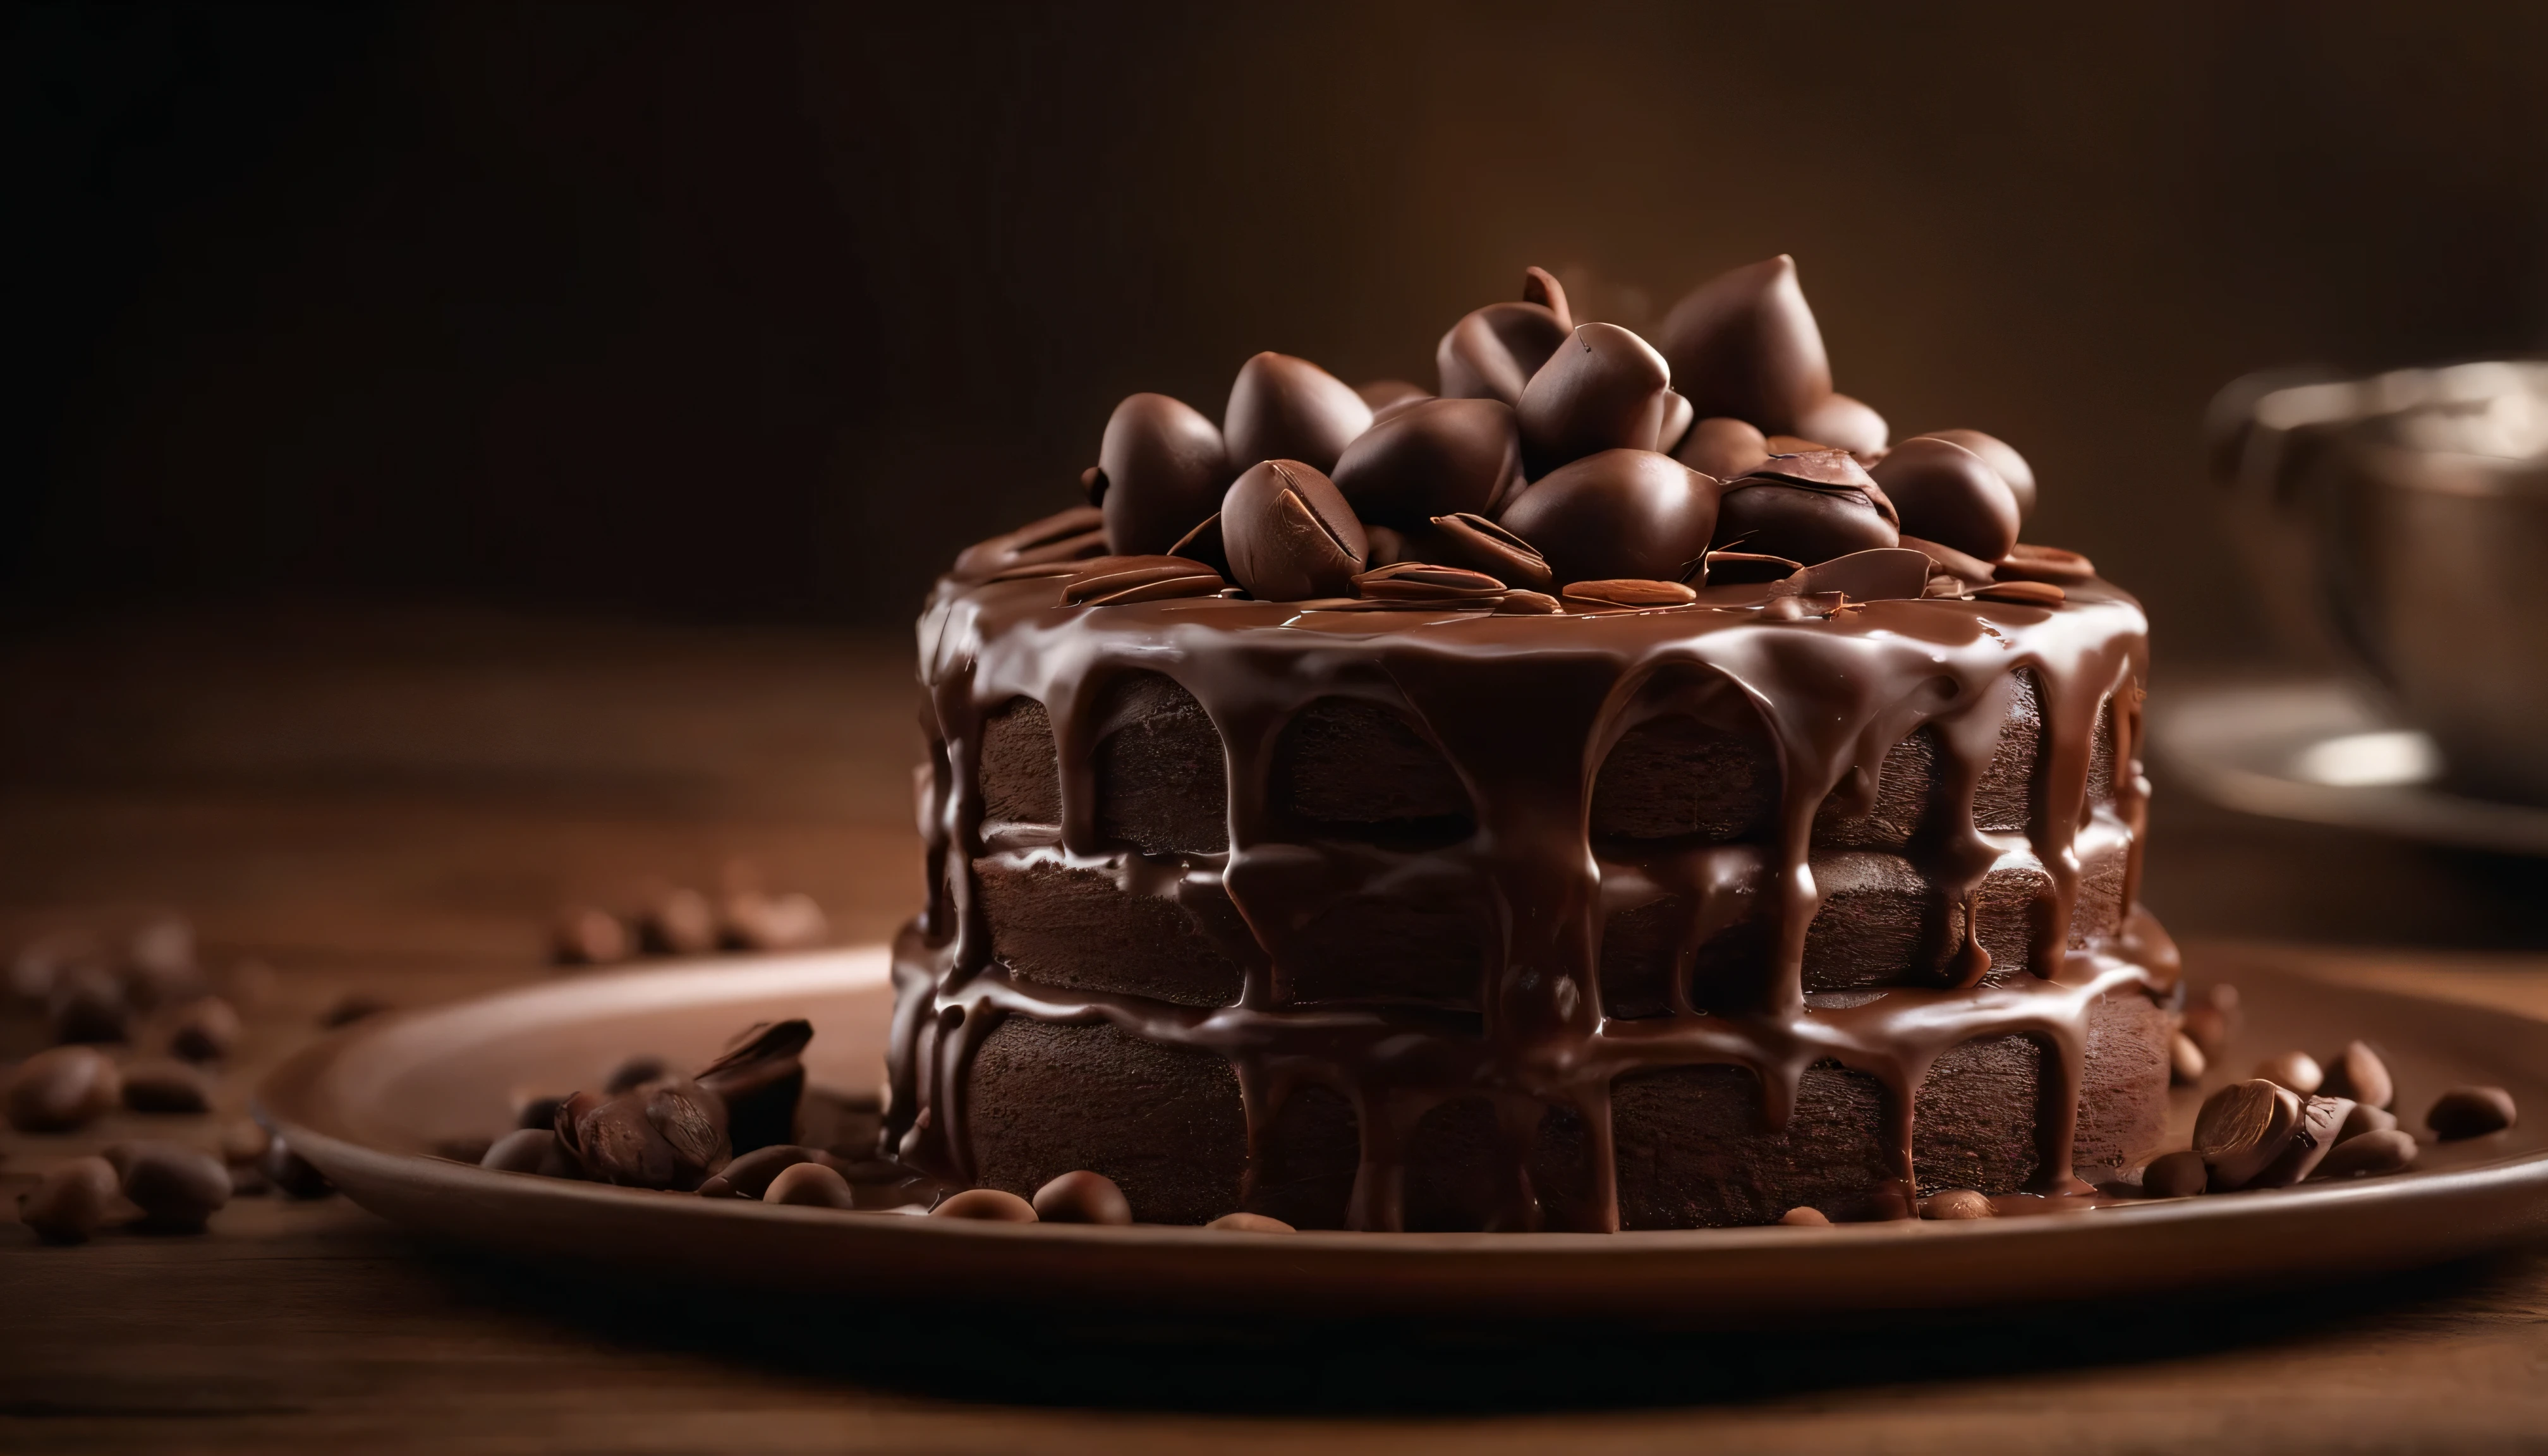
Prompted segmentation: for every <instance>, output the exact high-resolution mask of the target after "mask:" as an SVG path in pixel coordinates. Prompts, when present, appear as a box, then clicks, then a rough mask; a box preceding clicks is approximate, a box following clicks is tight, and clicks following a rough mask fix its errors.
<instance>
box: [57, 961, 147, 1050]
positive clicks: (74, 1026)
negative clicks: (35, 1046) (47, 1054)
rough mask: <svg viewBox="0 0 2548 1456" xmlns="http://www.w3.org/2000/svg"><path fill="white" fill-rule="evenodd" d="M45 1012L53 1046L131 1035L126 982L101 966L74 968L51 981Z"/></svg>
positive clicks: (130, 1013) (131, 1009) (117, 1040)
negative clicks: (51, 991)
mask: <svg viewBox="0 0 2548 1456" xmlns="http://www.w3.org/2000/svg"><path fill="white" fill-rule="evenodd" d="M46 1018H47V1020H48V1021H50V1023H51V1029H52V1039H53V1043H54V1045H56V1046H61V1045H66V1044H69V1043H75V1042H122V1041H127V1040H129V1039H130V1038H131V1036H132V1031H133V1005H132V1003H131V1002H130V1001H128V1000H127V999H126V998H125V983H124V981H123V980H122V979H121V978H120V977H118V976H117V975H116V974H115V973H114V972H113V971H110V970H108V969H107V968H106V967H104V966H101V965H81V966H74V967H72V968H71V969H70V970H69V971H67V972H65V973H64V974H63V975H62V976H61V977H60V978H59V979H58V980H56V981H54V982H53V994H52V996H51V998H50V1000H49V1001H48V1003H47V1004H46Z"/></svg>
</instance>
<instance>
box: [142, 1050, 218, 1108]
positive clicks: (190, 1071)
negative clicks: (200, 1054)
mask: <svg viewBox="0 0 2548 1456" xmlns="http://www.w3.org/2000/svg"><path fill="white" fill-rule="evenodd" d="M124 1105H125V1106H126V1107H129V1108H131V1109H133V1110H134V1111H135V1112H151V1113H196V1112H210V1111H212V1110H213V1084H212V1082H211V1081H210V1080H209V1079H208V1078H206V1077H205V1075H204V1074H203V1073H202V1072H200V1071H197V1070H196V1069H195V1068H193V1067H191V1066H188V1065H187V1064H186V1063H184V1062H182V1061H137V1062H135V1063H133V1064H132V1065H131V1066H128V1067H126V1068H125V1069H124Z"/></svg>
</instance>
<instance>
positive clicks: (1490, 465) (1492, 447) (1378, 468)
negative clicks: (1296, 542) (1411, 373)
mask: <svg viewBox="0 0 2548 1456" xmlns="http://www.w3.org/2000/svg"><path fill="white" fill-rule="evenodd" d="M1521 484H1522V473H1521V434H1520V427H1519V425H1518V424H1517V423H1516V422H1515V420H1514V417H1513V411H1512V409H1511V407H1509V406H1507V405H1505V404H1503V403H1502V402H1501V401H1497V400H1424V401H1420V402H1418V403H1415V404H1412V405H1410V406H1408V407H1407V408H1406V409H1401V410H1398V411H1396V412H1394V413H1392V414H1391V415H1390V417H1389V418H1387V419H1385V420H1381V421H1379V422H1377V423H1375V424H1373V425H1372V427H1371V428H1370V429H1368V430H1366V431H1364V432H1363V434H1362V435H1361V436H1360V437H1359V438H1357V439H1356V440H1355V441H1354V442H1353V443H1352V444H1350V445H1347V446H1346V447H1345V450H1344V454H1343V455H1342V456H1340V457H1339V458H1338V459H1337V461H1336V470H1335V487H1336V490H1337V492H1338V493H1339V494H1341V495H1342V496H1343V497H1344V499H1345V503H1346V504H1348V505H1350V506H1352V507H1353V511H1354V515H1355V517H1356V518H1357V519H1359V520H1361V521H1363V522H1365V523H1366V524H1368V523H1370V522H1373V521H1379V522H1383V523H1386V524H1388V525H1391V526H1394V527H1397V528H1399V529H1402V530H1404V529H1410V528H1413V527H1418V526H1421V525H1423V524H1424V523H1425V522H1427V521H1428V520H1430V519H1431V518H1432V517H1434V516H1437V515H1451V514H1456V513H1459V512H1463V511H1467V512H1473V513H1485V514H1493V513H1494V512H1495V510H1496V509H1497V508H1498V506H1499V505H1500V504H1501V502H1502V501H1503V500H1505V499H1506V498H1508V497H1509V496H1510V495H1511V494H1512V493H1513V492H1514V491H1517V490H1519V489H1520V488H1521Z"/></svg>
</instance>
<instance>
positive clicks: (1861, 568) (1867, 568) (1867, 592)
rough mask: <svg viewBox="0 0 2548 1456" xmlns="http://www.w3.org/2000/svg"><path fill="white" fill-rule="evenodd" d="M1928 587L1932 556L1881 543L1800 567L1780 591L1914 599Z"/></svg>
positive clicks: (1868, 598) (1857, 597) (1797, 593)
mask: <svg viewBox="0 0 2548 1456" xmlns="http://www.w3.org/2000/svg"><path fill="white" fill-rule="evenodd" d="M1928 586H1929V558H1927V557H1925V556H1923V555H1921V554H1920V553H1919V552H1917V551H1910V550H1905V549H1903V548H1901V547H1898V546H1894V547H1884V546H1879V547H1877V548H1875V549H1873V550H1871V551H1853V552H1851V553H1850V554H1849V555H1847V556H1835V557H1833V558H1832V559H1831V560H1829V561H1821V562H1816V563H1814V564H1813V565H1811V566H1807V567H1800V568H1798V569H1797V571H1796V572H1795V574H1794V575H1792V576H1790V577H1788V578H1787V579H1786V581H1784V582H1782V583H1780V584H1779V592H1778V593H1777V594H1780V595H1789V596H1819V595H1821V594H1822V593H1824V592H1840V593H1842V594H1843V595H1845V596H1847V597H1849V598H1850V599H1851V600H1853V601H1911V600H1916V599H1918V597H1919V596H1920V594H1921V593H1922V592H1925V591H1927V590H1928Z"/></svg>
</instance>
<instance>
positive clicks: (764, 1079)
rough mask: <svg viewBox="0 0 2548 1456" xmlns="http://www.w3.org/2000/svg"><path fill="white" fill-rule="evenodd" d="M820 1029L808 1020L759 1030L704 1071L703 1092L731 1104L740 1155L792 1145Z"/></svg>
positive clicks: (731, 1128)
mask: <svg viewBox="0 0 2548 1456" xmlns="http://www.w3.org/2000/svg"><path fill="white" fill-rule="evenodd" d="M813 1039H814V1028H813V1026H812V1024H811V1023H809V1022H807V1021H806V1020H805V1019H804V1018H802V1017H792V1018H790V1019H788V1020H786V1021H780V1022H772V1023H770V1024H768V1025H766V1026H757V1027H753V1028H751V1029H750V1030H748V1031H746V1032H745V1033H744V1034H743V1035H742V1036H741V1037H739V1038H737V1039H736V1042H735V1045H734V1047H732V1048H731V1049H729V1050H728V1051H726V1052H725V1053H724V1054H723V1055H721V1056H719V1057H718V1058H717V1059H716V1060H715V1061H713V1062H710V1063H709V1064H708V1065H707V1066H706V1067H704V1068H702V1069H701V1070H700V1071H699V1073H698V1076H697V1077H696V1078H695V1080H696V1081H697V1083H698V1084H699V1086H700V1087H702V1088H704V1089H706V1090H707V1091H708V1092H710V1093H712V1094H714V1095H715V1096H716V1097H717V1098H718V1099H719V1100H720V1101H722V1102H723V1103H724V1105H725V1110H726V1119H727V1134H728V1137H729V1138H730V1140H731V1142H732V1144H733V1147H734V1149H735V1150H736V1151H738V1152H750V1151H752V1150H753V1149H755V1148H760V1147H767V1146H770V1145H772V1144H774V1143H782V1142H788V1141H792V1140H793V1139H794V1137H795V1131H796V1115H797V1108H798V1106H799V1104H800V1103H801V1102H802V1101H803V1099H804V1093H805V1063H804V1062H803V1060H802V1059H801V1057H802V1053H803V1052H804V1050H805V1047H806V1046H807V1045H808V1044H810V1043H811V1042H812V1041H813Z"/></svg>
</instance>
